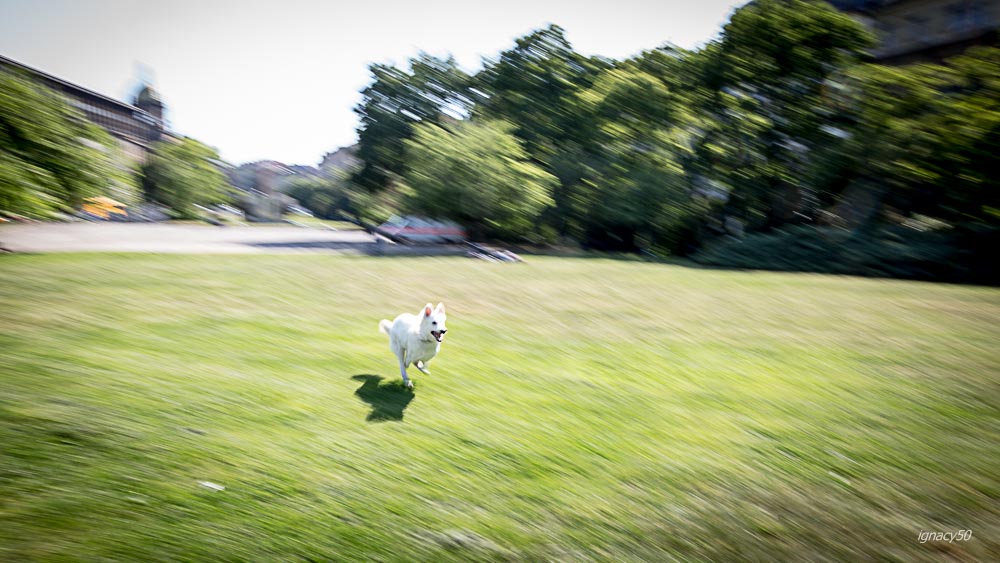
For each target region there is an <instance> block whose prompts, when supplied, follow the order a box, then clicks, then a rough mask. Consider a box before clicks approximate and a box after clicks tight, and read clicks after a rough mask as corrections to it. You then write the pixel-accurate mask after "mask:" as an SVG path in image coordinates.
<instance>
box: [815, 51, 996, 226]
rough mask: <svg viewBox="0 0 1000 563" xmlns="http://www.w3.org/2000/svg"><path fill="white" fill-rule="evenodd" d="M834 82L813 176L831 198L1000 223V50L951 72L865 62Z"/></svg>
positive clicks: (975, 55) (951, 64)
mask: <svg viewBox="0 0 1000 563" xmlns="http://www.w3.org/2000/svg"><path fill="white" fill-rule="evenodd" d="M830 86H831V93H830V96H829V98H828V99H827V100H826V104H827V105H828V106H829V107H831V108H832V109H833V110H835V111H836V116H837V119H836V121H835V123H834V125H835V127H833V128H830V129H828V130H829V131H830V134H829V135H830V136H829V139H828V140H827V143H826V144H825V146H824V147H823V149H822V150H820V151H818V152H817V154H816V155H815V158H814V159H813V161H812V167H811V170H810V171H809V174H808V177H809V178H811V179H812V180H813V181H814V182H815V183H816V184H817V185H818V186H820V187H821V188H822V189H823V190H824V191H825V192H826V193H828V194H830V196H831V197H832V198H834V199H836V200H839V201H841V202H843V203H844V204H845V205H846V204H850V203H851V200H852V199H857V198H858V197H859V196H858V195H856V194H859V193H860V194H861V195H866V194H870V193H873V192H874V194H875V199H876V202H875V205H874V210H876V211H877V210H878V209H880V208H881V204H882V202H883V201H884V203H886V204H887V205H890V206H891V207H892V208H894V209H896V210H898V212H900V213H903V214H910V213H920V214H926V215H932V216H935V217H940V218H942V219H945V220H947V221H954V222H962V221H972V222H987V223H989V222H993V223H995V222H996V220H997V217H996V213H995V211H993V210H995V209H997V207H998V206H1000V203H998V194H1000V192H998V190H997V180H996V173H995V172H994V170H996V169H997V166H998V165H1000V162H998V156H997V155H998V151H1000V144H998V143H1000V101H998V100H1000V50H998V49H993V48H982V49H977V50H973V51H972V52H970V53H969V54H967V55H963V56H959V57H956V58H954V59H951V60H949V61H948V62H947V65H946V66H942V65H914V66H910V67H899V68H894V67H883V66H879V65H872V64H865V65H858V66H856V67H853V68H851V69H850V70H849V71H848V72H846V73H844V75H843V76H841V77H839V78H838V80H837V81H833V82H831V84H830ZM867 215H868V217H867V218H868V219H871V218H875V217H877V215H876V214H874V213H871V212H870V213H868V214H867Z"/></svg>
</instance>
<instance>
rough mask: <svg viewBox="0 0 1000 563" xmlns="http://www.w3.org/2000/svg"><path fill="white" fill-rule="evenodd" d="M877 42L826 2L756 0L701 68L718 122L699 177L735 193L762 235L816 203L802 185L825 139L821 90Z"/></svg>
mask: <svg viewBox="0 0 1000 563" xmlns="http://www.w3.org/2000/svg"><path fill="white" fill-rule="evenodd" d="M871 41H872V38H871V36H870V34H868V33H867V32H866V31H865V30H864V28H863V27H862V26H861V25H860V24H859V23H858V22H856V21H854V20H853V19H852V18H851V17H849V16H847V15H845V14H843V13H841V12H838V11H837V10H835V9H833V8H831V7H830V6H829V5H828V4H826V3H824V2H816V1H812V0H756V1H754V2H750V3H749V4H747V5H746V6H744V7H742V8H740V9H739V10H737V11H736V12H735V13H734V14H733V17H732V19H731V20H730V22H729V23H728V24H727V25H726V26H725V28H724V30H723V35H722V38H721V41H720V42H719V43H718V44H717V46H716V45H711V44H710V45H709V46H708V47H706V48H705V49H704V50H703V51H705V52H706V54H708V55H711V56H712V57H715V60H703V61H700V63H699V66H700V69H701V71H702V76H703V77H704V78H705V79H706V80H708V81H709V84H710V85H711V86H713V87H714V92H713V95H712V96H710V97H707V98H703V103H704V106H703V107H702V108H701V109H702V110H703V111H704V112H706V113H707V114H708V115H709V116H710V117H711V119H710V120H708V121H707V122H706V124H707V126H706V127H704V128H703V130H702V135H701V139H700V140H699V141H697V142H696V145H698V147H697V148H696V152H697V153H698V154H699V155H700V156H701V157H703V158H704V159H705V160H703V161H702V162H700V163H698V165H696V168H697V169H698V173H700V174H704V175H706V176H707V177H709V178H710V179H712V180H715V181H718V182H720V183H722V184H724V185H728V186H730V187H731V188H732V202H733V204H732V206H731V207H733V208H734V209H733V210H734V211H737V212H739V213H742V214H743V215H744V218H745V219H747V220H749V221H750V222H751V223H757V225H756V226H760V227H764V228H768V227H775V226H780V225H781V224H783V223H786V222H792V221H797V220H804V219H808V218H809V217H810V216H811V214H812V212H813V210H814V209H815V207H816V205H817V203H818V198H817V194H815V193H814V191H813V189H812V186H810V185H809V183H808V182H803V179H804V178H805V170H806V164H807V162H808V160H809V158H810V153H811V151H812V150H813V149H814V148H815V147H816V146H817V145H819V144H822V143H825V142H827V140H828V138H827V136H826V135H825V134H824V133H823V126H824V125H825V124H826V122H827V116H826V115H824V114H823V113H822V112H821V111H820V110H821V109H822V107H823V104H822V103H821V102H822V100H823V95H824V87H825V85H826V83H827V79H828V78H830V77H831V76H834V75H835V74H836V73H838V72H841V71H843V70H844V69H845V68H846V67H848V66H850V65H851V64H853V63H854V62H855V61H856V60H857V59H858V58H859V57H860V56H861V53H862V50H863V49H864V48H865V47H867V46H868V45H870V44H871Z"/></svg>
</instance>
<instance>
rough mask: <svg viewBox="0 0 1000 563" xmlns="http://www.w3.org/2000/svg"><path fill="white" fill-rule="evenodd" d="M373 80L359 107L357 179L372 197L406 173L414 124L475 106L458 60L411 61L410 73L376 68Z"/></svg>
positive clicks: (424, 57) (421, 58)
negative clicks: (406, 146) (405, 153)
mask: <svg viewBox="0 0 1000 563" xmlns="http://www.w3.org/2000/svg"><path fill="white" fill-rule="evenodd" d="M369 70H371V73H372V76H373V80H372V83H371V84H370V85H369V86H368V87H367V88H365V89H364V90H363V91H362V92H361V93H362V96H363V99H362V101H361V103H360V104H359V105H358V107H357V108H355V110H354V111H355V112H356V113H357V114H358V116H359V117H360V119H361V125H360V127H359V128H358V157H359V158H360V159H361V161H362V166H361V169H360V170H358V171H356V172H355V174H354V176H353V181H354V183H356V184H357V185H359V186H361V187H363V188H365V189H366V190H367V191H368V192H370V193H375V192H379V191H382V190H385V189H387V188H390V187H392V185H393V183H394V182H395V181H396V180H397V179H398V177H399V176H400V175H401V174H403V172H404V171H405V170H406V161H405V158H404V156H403V146H404V143H405V142H406V140H407V139H409V138H410V137H411V136H412V134H413V126H414V125H416V124H418V123H422V122H432V123H437V122H440V121H441V120H443V119H448V118H449V117H450V118H454V117H456V116H460V115H462V114H463V113H464V112H465V111H467V110H468V107H469V105H470V104H471V96H472V94H471V93H469V91H468V81H469V78H468V76H466V75H465V73H463V72H462V71H461V70H460V69H459V68H458V64H457V63H456V62H455V59H454V58H451V57H449V58H447V59H438V58H435V57H432V56H430V55H428V54H426V53H421V54H420V55H419V56H418V57H417V58H415V59H411V60H410V71H409V72H406V71H404V70H400V69H398V68H395V67H392V66H387V65H382V64H373V65H371V66H370V67H369Z"/></svg>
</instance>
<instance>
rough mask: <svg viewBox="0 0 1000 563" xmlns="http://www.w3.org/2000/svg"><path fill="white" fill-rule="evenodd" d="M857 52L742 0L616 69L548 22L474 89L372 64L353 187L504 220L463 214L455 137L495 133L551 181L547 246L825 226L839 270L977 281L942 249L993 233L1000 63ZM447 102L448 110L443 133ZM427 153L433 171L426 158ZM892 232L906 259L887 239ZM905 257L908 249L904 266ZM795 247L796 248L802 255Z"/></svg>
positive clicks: (460, 80)
mask: <svg viewBox="0 0 1000 563" xmlns="http://www.w3.org/2000/svg"><path fill="white" fill-rule="evenodd" d="M872 43H873V37H872V36H871V34H870V33H868V32H867V31H866V30H865V29H864V27H863V26H862V25H860V24H859V23H858V22H857V21H855V20H854V19H853V18H851V17H849V16H847V15H845V14H844V13H842V12H839V11H837V10H835V9H833V8H832V7H831V6H829V5H828V4H826V3H824V2H817V1H813V0H757V1H754V2H750V3H748V4H746V5H745V6H743V7H742V8H740V9H738V10H736V11H735V12H734V14H733V16H732V18H731V21H730V22H729V23H728V24H727V25H726V26H725V28H724V30H723V33H722V35H721V37H720V38H719V39H718V40H717V41H712V42H710V43H708V44H707V45H705V46H704V47H702V48H700V49H698V50H696V51H686V50H683V49H677V48H674V47H671V46H669V45H667V46H663V47H660V48H658V49H653V50H649V51H646V52H643V53H641V54H639V55H637V56H635V57H633V58H630V59H627V60H624V61H612V60H607V59H602V58H599V57H585V56H583V55H581V54H579V53H577V52H575V51H574V50H573V47H572V46H571V45H570V44H569V42H568V41H567V39H566V37H565V35H564V33H563V30H562V29H561V28H559V27H558V26H554V25H553V26H549V27H547V28H544V29H540V30H537V31H535V32H532V33H530V34H528V35H526V36H525V37H522V38H520V39H518V40H516V42H515V45H514V46H513V47H512V48H511V49H509V50H507V51H504V52H503V53H501V54H500V55H499V56H498V57H497V58H496V59H494V60H490V61H487V62H486V65H485V67H484V69H483V70H482V71H481V72H479V73H478V74H477V75H476V76H474V77H471V78H469V77H465V76H464V75H462V74H461V73H460V72H458V71H457V69H455V67H454V64H453V61H440V60H437V59H429V58H426V57H424V58H423V59H421V60H422V61H423V62H424V63H426V64H424V66H423V67H421V66H420V65H419V64H418V62H419V61H412V62H411V68H412V70H411V71H410V72H405V71H401V70H398V69H394V68H391V67H385V66H374V67H372V71H373V74H374V75H375V80H374V81H373V83H372V85H371V86H370V87H369V88H368V89H366V90H365V91H364V94H365V102H364V103H363V104H362V106H360V107H359V110H358V111H359V113H360V114H361V115H362V118H363V119H362V127H361V129H360V135H361V151H360V154H361V158H362V159H363V160H364V161H365V166H364V168H363V169H362V171H361V172H360V173H358V174H357V175H356V176H355V177H354V181H355V182H356V183H358V184H360V185H361V186H363V187H366V188H368V189H369V190H373V191H374V192H378V191H381V190H384V189H385V188H386V187H390V188H391V190H385V192H386V194H384V195H382V196H379V197H380V198H381V200H383V201H382V202H381V203H380V208H381V209H383V210H389V209H403V208H406V206H409V207H408V208H407V209H409V210H420V211H421V212H424V213H428V214H433V215H438V216H441V217H452V218H456V219H457V220H460V221H462V222H463V223H465V224H467V225H479V226H482V225H490V224H494V225H496V224H501V223H505V222H506V220H505V219H503V218H502V217H500V216H499V215H497V216H494V215H492V214H493V213H502V212H504V211H502V210H506V209H507V208H506V207H505V206H500V207H490V206H486V207H483V206H476V205H471V204H469V202H476V201H477V198H476V197H473V195H474V194H475V193H476V192H477V191H479V190H483V189H485V190H486V192H487V193H488V192H489V190H490V189H491V188H488V187H486V188H484V185H485V184H484V182H483V178H480V177H478V175H477V172H478V171H479V168H480V167H481V164H482V163H483V162H487V161H488V160H489V158H488V157H487V156H485V155H484V154H483V153H488V152H489V151H490V150H491V149H490V148H489V147H485V148H484V147H481V146H478V145H477V144H476V141H474V137H473V136H468V135H464V134H458V135H455V134H454V133H455V132H456V131H466V132H468V131H473V130H475V127H478V126H481V125H482V124H483V123H484V122H486V121H490V120H494V121H497V120H499V121H503V122H505V123H509V124H510V126H511V127H510V129H509V133H510V134H512V135H513V136H514V137H515V138H516V140H517V141H518V142H519V143H520V144H521V145H522V146H523V147H524V149H525V151H526V157H527V159H528V160H530V162H531V163H532V164H534V165H536V166H538V167H540V169H541V170H542V171H544V172H545V173H547V174H549V175H551V176H553V177H555V179H556V182H555V183H554V185H553V186H552V189H551V199H552V204H551V205H547V206H544V208H543V209H542V210H541V213H540V215H538V216H537V217H535V218H533V219H532V221H533V222H534V223H535V225H536V228H534V231H535V232H536V234H537V233H543V232H544V233H546V236H545V237H543V238H545V239H549V240H551V239H552V238H554V237H555V236H559V237H561V240H563V241H568V242H570V243H573V242H576V243H579V244H582V245H584V246H587V247H590V248H595V249H602V250H619V251H622V250H624V251H642V252H646V253H650V252H651V253H656V254H661V255H662V254H690V253H692V252H695V251H697V250H698V249H699V248H700V247H701V246H703V245H705V244H706V243H708V242H711V240H712V238H713V237H716V236H719V234H720V233H721V232H722V229H721V228H719V226H720V225H724V224H726V225H732V224H734V221H736V220H738V222H739V223H741V224H742V225H743V228H744V229H745V230H746V232H748V233H750V234H753V233H755V232H761V231H764V232H768V231H771V230H774V229H785V228H787V227H789V226H792V225H833V226H836V227H840V228H844V229H846V230H847V232H849V233H851V234H850V236H851V237H852V238H851V240H852V241H853V242H852V244H857V245H859V248H860V247H865V248H861V249H860V250H859V251H858V252H859V253H860V256H863V257H865V258H864V259H859V260H860V262H859V261H851V262H850V264H851V265H850V266H846V267H845V268H846V270H845V271H852V272H855V271H859V272H867V273H872V274H874V273H876V272H877V271H882V272H883V273H884V274H886V275H904V276H912V277H942V276H943V277H948V276H951V277H953V278H955V279H967V278H968V279H971V278H976V279H979V277H980V274H968V272H967V271H966V270H968V268H972V269H973V270H975V271H976V272H978V271H979V270H978V269H977V268H978V266H966V265H963V264H965V262H963V261H962V260H964V258H962V259H961V260H959V259H957V258H956V259H953V258H954V256H951V255H950V254H948V252H952V254H955V255H962V256H965V254H963V253H966V250H965V247H963V246H962V245H964V244H973V241H976V240H979V238H977V237H971V238H970V237H964V236H958V235H957V234H956V233H959V232H961V229H962V228H965V227H961V225H963V224H969V225H980V226H985V227H983V228H991V226H996V225H997V222H998V217H1000V211H998V210H1000V190H998V189H997V187H998V186H997V180H996V178H997V176H996V174H995V172H993V171H994V170H995V169H997V168H1000V162H998V161H997V158H998V156H997V155H998V154H1000V102H998V100H1000V56H998V53H1000V51H998V50H997V49H988V48H983V49H974V50H971V51H970V52H969V53H968V54H966V55H963V56H960V57H956V58H954V59H951V60H950V61H947V64H946V65H921V66H915V67H902V68H899V67H896V68H888V67H883V66H880V65H874V64H863V63H861V62H860V59H861V58H862V57H863V56H864V51H865V49H867V48H868V47H870V46H871V45H872ZM427 69H430V70H429V71H428V70H427ZM428 77H429V78H428ZM449 107H460V108H461V109H462V111H461V112H452V113H451V118H446V117H444V116H445V115H446V114H447V112H446V109H447V108H449ZM456 118H457V119H456ZM459 121H467V122H469V124H461V123H459ZM425 123H431V124H437V125H440V126H442V127H443V129H435V130H437V131H440V132H441V135H443V136H442V137H440V138H439V139H433V140H432V139H430V138H428V139H424V140H423V141H421V142H420V143H418V145H420V146H421V147H422V149H421V150H415V148H414V146H413V145H412V139H413V136H414V131H415V130H416V129H419V128H421V127H423V124H425ZM418 124H419V125H418ZM431 130H432V129H427V131H431ZM447 131H451V132H452V133H453V134H452V135H447V134H445V133H446V132H447ZM456 141H457V142H458V143H459V145H460V144H461V143H465V142H468V143H471V144H470V145H469V146H465V147H463V146H459V145H456V144H455V143H456ZM437 142H444V143H445V144H446V145H447V149H446V150H445V151H443V152H447V153H448V154H449V155H450V156H449V158H448V159H440V158H437V157H438V156H440V152H442V151H436V147H435V146H434V145H433V143H437ZM407 149H409V150H407ZM518 158H519V157H518ZM514 160H518V159H517V158H515V159H514ZM434 166H445V167H446V169H442V170H432V168H433V167H434ZM411 167H412V168H415V169H419V170H416V171H414V170H411ZM487 168H488V169H490V170H494V171H495V170H504V167H503V166H500V167H487ZM457 171H462V173H458V172H457ZM403 177H406V178H407V180H409V182H408V185H404V184H401V183H400V182H398V180H399V179H400V178H403ZM497 179H498V177H496V176H494V177H491V178H490V179H489V181H488V182H486V184H489V185H490V186H492V185H493V184H494V183H495V182H496V180H497ZM456 183H458V184H462V185H456ZM439 184H440V185H439ZM408 190H414V191H408ZM458 194H464V195H463V196H462V197H459V196H458ZM418 202H419V204H418ZM916 214H920V215H924V216H929V217H932V218H935V219H938V220H943V221H944V222H945V223H947V224H948V225H957V226H959V227H957V228H956V230H953V231H952V232H951V234H948V235H945V234H941V233H937V234H917V233H909V232H908V231H907V230H906V229H905V228H903V227H897V226H899V225H903V224H906V220H907V218H910V217H912V216H914V215H916ZM887 219H891V221H887ZM810 228H811V227H810ZM818 228H822V227H818ZM970 228H972V227H970ZM977 228H978V227H977ZM901 229H902V230H901ZM501 230H503V229H501ZM515 231H518V232H521V231H522V230H521V229H515ZM896 231H899V236H902V237H903V238H904V239H905V240H906V243H905V244H904V245H903V246H900V245H898V244H895V243H893V244H889V243H887V242H885V240H886V239H885V236H887V235H884V233H888V232H896ZM476 232H481V233H484V234H485V233H491V234H492V235H493V236H498V233H499V232H500V230H497V229H492V228H490V229H481V230H477V231H476ZM507 232H508V234H510V233H511V232H513V231H510V230H508V231H507ZM796 232H798V231H796ZM803 232H805V231H803ZM821 232H825V231H817V235H816V236H819V234H818V233H821ZM876 232H879V233H882V234H879V235H874V234H873V233H876ZM910 235H912V237H911V236H910ZM824 236H825V235H824ZM866 237H868V238H866ZM807 239H808V237H807ZM823 240H825V239H823ZM911 242H913V244H916V245H917V246H918V247H919V250H914V252H916V254H906V252H909V251H910V250H913V249H910V246H909V245H910V243H911ZM802 244H804V245H805V246H800V247H798V250H796V251H795V252H798V251H803V252H804V251H807V250H809V249H810V248H811V247H808V245H807V244H806V243H805V241H803V242H802ZM928 245H929V246H928ZM948 245H955V246H954V247H952V248H950V250H949V248H948ZM751 246H752V245H751ZM869 246H870V247H871V248H868V247H869ZM904 247H905V248H904ZM819 248H820V247H815V248H812V250H815V251H817V252H826V249H825V248H824V249H822V250H819ZM930 248H934V249H936V250H933V251H932V250H930ZM907 249H909V250H907ZM897 250H898V251H899V252H903V254H901V255H900V256H895V255H893V254H892V253H893V252H895V251H897ZM795 252H793V255H794V254H795ZM970 252H971V251H970ZM727 255H728V254H727ZM713 256H715V255H713ZM718 256H721V254H719V255H718ZM734 259H736V258H735V255H734ZM827 259H828V257H827V256H819V257H817V259H816V263H817V264H825V263H826V261H827ZM717 260H718V258H717ZM775 260H776V261H777V262H782V261H788V263H789V267H795V268H798V267H799V266H796V264H798V265H802V264H806V263H811V262H812V260H809V259H806V258H804V257H800V258H795V257H793V256H791V255H789V256H782V257H775ZM873 260H884V261H885V262H886V265H885V267H884V268H881V270H880V269H879V268H878V267H876V266H874V265H872V264H873V262H872V261H873ZM935 260H940V261H942V263H945V264H946V265H945V266H941V268H945V269H947V268H950V267H954V268H957V269H956V270H954V271H953V272H951V273H950V274H945V273H940V272H938V271H937V270H936V269H935V268H931V267H930V266H929V264H930V263H932V262H934V261H935ZM754 263H756V261H755V262H754ZM912 264H920V265H919V266H913V267H912V268H911V267H910V265H912ZM947 264H950V266H949V265H947ZM817 267H819V266H817ZM824 267H825V266H824ZM921 272H930V273H921Z"/></svg>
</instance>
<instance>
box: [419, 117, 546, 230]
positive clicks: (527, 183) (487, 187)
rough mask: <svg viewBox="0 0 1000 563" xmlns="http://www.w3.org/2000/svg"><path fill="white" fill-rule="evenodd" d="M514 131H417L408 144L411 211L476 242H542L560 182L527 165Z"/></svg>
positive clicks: (478, 127) (470, 127)
mask: <svg viewBox="0 0 1000 563" xmlns="http://www.w3.org/2000/svg"><path fill="white" fill-rule="evenodd" d="M510 130H511V126H509V125H507V124H504V123H500V122H482V123H462V124H459V125H456V126H454V127H453V128H452V130H451V131H449V130H447V129H444V128H441V127H437V126H434V125H421V126H419V127H417V128H416V130H415V134H414V136H413V139H411V140H409V141H407V143H406V148H407V155H408V156H409V158H410V161H411V165H410V169H409V171H408V172H407V174H406V183H407V186H408V187H409V188H411V190H412V192H411V193H410V195H409V197H408V198H407V200H406V202H405V206H406V207H407V209H408V210H411V211H414V212H417V213H424V214H427V215H429V216H431V217H440V218H447V219H452V220H454V221H457V222H459V223H461V224H463V225H465V226H466V227H468V228H469V229H470V230H471V233H472V234H473V235H474V236H477V235H478V236H488V237H495V238H500V239H505V240H524V239H525V238H527V239H529V240H531V239H532V238H533V236H534V237H535V238H536V240H537V236H538V230H537V221H538V217H539V215H540V214H541V213H542V212H543V211H544V210H545V208H546V207H547V206H548V205H549V204H550V203H551V201H552V200H551V193H552V188H553V187H554V185H555V183H556V179H555V178H554V177H553V176H552V175H550V174H548V173H546V172H545V171H544V170H543V169H542V168H540V167H538V166H537V165H534V164H532V163H531V162H529V161H528V155H527V153H526V152H525V150H524V149H523V148H522V147H521V145H520V144H519V143H518V141H517V138H516V137H514V136H513V135H512V134H511V131H510Z"/></svg>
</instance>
